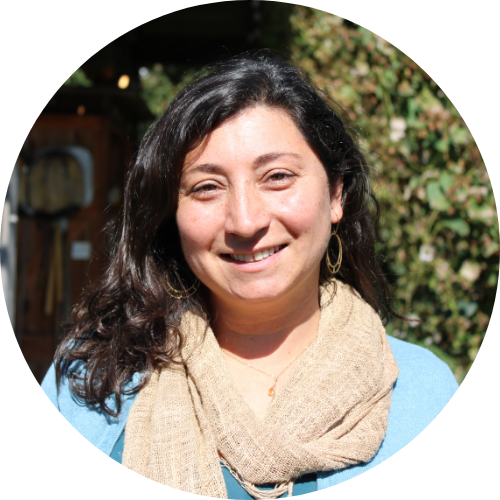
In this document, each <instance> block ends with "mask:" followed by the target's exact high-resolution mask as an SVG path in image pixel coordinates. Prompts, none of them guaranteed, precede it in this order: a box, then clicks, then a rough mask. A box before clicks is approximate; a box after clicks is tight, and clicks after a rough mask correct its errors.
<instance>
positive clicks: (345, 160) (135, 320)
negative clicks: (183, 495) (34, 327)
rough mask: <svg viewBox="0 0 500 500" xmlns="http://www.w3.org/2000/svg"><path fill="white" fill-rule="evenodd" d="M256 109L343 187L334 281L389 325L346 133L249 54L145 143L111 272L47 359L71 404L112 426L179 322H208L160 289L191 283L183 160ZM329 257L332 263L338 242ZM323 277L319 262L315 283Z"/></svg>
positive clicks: (367, 202) (319, 101) (188, 92)
mask: <svg viewBox="0 0 500 500" xmlns="http://www.w3.org/2000/svg"><path fill="white" fill-rule="evenodd" d="M253 106H268V107H270V108H277V109H281V110H285V111H286V112H287V113H288V114H289V115H290V116H291V118H292V119H293V121H294V122H295V125H296V126H297V127H298V129H299V130H300V132H301V133H302V135H303V137H304V139H305V140H306V141H307V142H308V143H309V145H310V146H311V148H312V149H313V150H314V151H315V153H316V154H317V155H318V157H319V158H320V160H321V162H322V163H323V165H324V167H325V170H326V172H327V174H328V179H329V182H330V185H331V187H332V188H335V187H336V186H338V183H340V182H343V191H342V205H343V209H344V216H343V218H342V220H341V222H340V224H339V225H338V234H339V236H340V239H341V241H342V247H343V260H342V266H341V268H340V271H339V272H338V274H337V277H338V278H339V279H341V280H342V281H344V282H345V283H348V284H350V285H351V286H352V287H354V288H355V289H356V290H357V291H358V292H359V294H360V295H361V296H362V297H363V299H364V300H365V301H366V302H368V303H369V304H370V305H371V306H372V307H373V308H374V309H375V310H376V311H378V312H379V314H380V315H381V316H382V317H386V315H387V313H392V314H395V313H394V312H393V311H392V309H391V306H390V299H389V293H388V287H387V282H386V279H385V277H384V275H383V273H382V271H381V268H380V266H379V263H378V261H377V258H376V255H375V242H376V241H377V240H378V236H377V231H376V224H377V221H378V204H377V202H376V199H375V197H374V196H373V194H372V192H371V188H370V173H369V167H368V165H367V162H366V160H365V157H364V156H363V154H362V153H361V151H360V148H359V147H358V145H357V142H356V138H355V133H354V131H353V130H352V129H350V128H348V127H347V126H346V125H345V124H344V122H345V120H344V122H343V121H342V120H341V119H340V118H339V112H335V111H334V110H335V109H337V107H336V105H335V104H334V103H333V102H331V101H330V100H329V99H328V98H327V97H326V96H325V95H324V94H323V93H322V92H321V91H319V90H318V89H317V88H315V87H314V85H313V84H312V83H311V82H310V81H309V79H308V77H307V76H306V75H305V74H304V73H302V72H301V71H300V70H299V69H297V68H295V67H293V66H292V65H290V64H289V63H287V62H285V61H283V60H282V59H280V58H279V57H277V56H274V55H272V54H269V53H265V54H262V53H257V54H254V55H245V56H241V57H238V58H234V59H230V60H229V61H226V62H224V63H221V64H219V65H217V66H216V67H212V68H209V69H207V70H206V71H205V73H204V76H202V77H199V78H198V79H197V80H196V81H194V82H193V83H191V84H190V85H189V86H187V87H186V88H185V89H184V90H183V91H182V92H181V93H180V94H179V95H178V96H177V97H176V98H175V99H174V100H173V102H172V103H171V104H170V106H169V107H168V109H167V111H166V112H165V114H164V115H163V116H162V117H161V118H160V119H159V120H157V121H156V122H155V123H154V124H153V125H152V126H151V127H150V129H149V130H148V132H147V134H146V136H145V137H144V139H143V141H142V143H141V146H140V149H139V152H138V155H137V159H136V161H135V164H134V165H133V167H132V168H131V171H130V173H129V175H128V180H127V183H126V189H125V195H124V210H123V215H122V219H121V221H120V223H119V230H118V231H117V233H116V246H115V250H114V251H113V254H112V256H111V261H110V264H109V266H108V268H107V270H106V272H105V274H104V275H103V277H102V279H101V280H100V281H99V282H97V283H96V284H95V285H94V286H93V287H92V289H91V290H89V291H88V292H87V295H86V296H85V298H84V299H83V300H82V302H81V303H80V304H79V305H78V306H77V307H76V308H75V310H74V311H73V315H72V319H71V321H70V322H69V324H68V325H67V327H66V328H67V331H68V333H67V336H66V338H65V339H64V340H63V342H62V343H61V344H60V346H59V348H58V349H57V352H56V356H55V364H56V373H57V376H58V380H60V377H61V376H62V375H66V376H68V378H69V381H70V387H71V390H72V391H73V393H74V394H76V395H77V396H79V397H81V398H83V399H84V400H85V402H86V403H87V404H91V405H96V406H98V407H100V409H101V410H102V411H104V412H106V413H108V414H110V415H116V414H117V413H118V412H119V410H120V404H121V400H122V397H123V396H124V395H126V394H127V393H126V392H125V390H124V386H125V384H126V383H127V382H129V381H130V380H131V377H132V375H133V374H134V373H137V372H139V373H143V374H144V376H143V377H142V379H141V382H140V383H139V384H138V385H136V386H135V387H134V388H133V389H131V390H130V391H129V393H133V392H137V391H138V390H140V389H141V388H142V387H144V385H145V384H146V383H147V382H148V380H149V377H150V374H151V372H152V370H153V369H154V368H155V367H157V366H159V365H161V364H164V363H171V362H174V359H175V358H176V356H177V355H178V353H179V351H180V349H181V346H182V344H183V340H184V339H183V338H182V335H181V332H180V330H179V324H180V319H181V317H182V314H183V313H184V312H185V311H186V310H187V309H190V310H196V311H197V312H199V313H200V314H202V315H204V316H205V317H206V318H207V320H208V319H209V318H208V309H207V301H206V295H205V294H206V290H203V287H202V288H201V289H200V291H199V292H197V293H196V294H195V295H194V296H192V297H191V298H189V299H181V300H177V299H174V298H172V297H171V296H170V295H169V293H168V289H167V286H166V279H168V280H169V283H171V284H172V286H174V287H175V288H177V289H184V290H186V289H188V288H189V287H190V285H191V284H192V283H194V281H195V279H196V278H195V276H194V275H193V274H192V273H191V271H190V269H189V267H188V266H187V264H186V261H185V259H184V257H183V254H182V251H181V246H180V240H179V235H178V230H177V226H176V221H175V214H176V208H177V198H178V188H179V182H180V173H181V169H182V165H183V161H184V158H185V157H186V154H187V153H188V152H190V151H192V150H193V149H194V148H196V147H197V146H198V145H200V144H201V142H202V141H203V139H204V138H205V137H206V136H207V134H208V133H209V132H210V131H212V130H213V129H214V128H216V127H217V126H218V125H220V124H222V123H223V122H224V121H225V120H227V119H228V118H230V117H232V116H234V115H236V114H237V113H239V112H241V111H243V110H245V109H247V108H250V107H253ZM329 252H330V255H331V259H332V262H335V260H336V255H337V253H338V247H337V240H336V238H331V241H330V248H329ZM324 260H325V259H324ZM329 278H330V276H329V273H328V269H327V267H326V264H325V262H323V263H322V267H321V282H322V283H324V282H326V281H327V280H328V279H329ZM396 316H397V314H396ZM113 400H114V402H113ZM111 402H113V404H110V403H111Z"/></svg>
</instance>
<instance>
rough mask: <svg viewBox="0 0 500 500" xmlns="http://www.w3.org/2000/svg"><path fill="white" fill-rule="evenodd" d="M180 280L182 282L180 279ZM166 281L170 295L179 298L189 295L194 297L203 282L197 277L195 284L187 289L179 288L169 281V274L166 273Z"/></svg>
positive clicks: (185, 297)
mask: <svg viewBox="0 0 500 500" xmlns="http://www.w3.org/2000/svg"><path fill="white" fill-rule="evenodd" d="M179 282H180V283H182V282H181V281H180V280H179ZM165 283H166V285H167V293H168V294H169V295H170V297H172V298H173V299H177V300H179V299H188V298H189V297H192V296H193V295H194V294H195V293H196V292H197V291H198V288H200V284H201V282H200V280H199V279H198V278H196V281H195V282H194V284H192V285H191V286H190V287H189V288H188V289H187V290H186V289H184V290H177V289H176V288H174V287H173V286H172V285H171V284H170V282H169V281H168V274H166V276H165Z"/></svg>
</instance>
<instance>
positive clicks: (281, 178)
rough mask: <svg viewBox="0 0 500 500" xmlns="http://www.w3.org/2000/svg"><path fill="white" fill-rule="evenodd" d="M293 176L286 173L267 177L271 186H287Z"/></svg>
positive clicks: (276, 173) (277, 173)
mask: <svg viewBox="0 0 500 500" xmlns="http://www.w3.org/2000/svg"><path fill="white" fill-rule="evenodd" d="M292 177H293V175H292V174H290V173H288V172H275V173H272V174H271V175H269V177H268V180H269V181H270V182H272V183H273V184H278V185H282V184H287V183H288V182H290V180H291V179H292Z"/></svg>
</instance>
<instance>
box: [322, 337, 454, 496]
mask: <svg viewBox="0 0 500 500" xmlns="http://www.w3.org/2000/svg"><path fill="white" fill-rule="evenodd" d="M388 339H389V343H390V345H391V349H392V352H393V354H394V357H395V358H396V361H397V363H398V366H399V376H398V379H397V381H396V384H395V385H394V390H393V391H392V401H391V409H390V412H389V418H388V425H387V433H386V436H385V439H384V441H383V442H382V446H381V447H380V449H379V451H378V453H377V454H376V455H375V457H374V458H373V460H371V461H370V462H367V463H363V464H359V465H356V466H353V467H349V468H347V469H343V470H341V471H338V472H325V473H321V474H320V475H319V478H318V487H319V488H320V489H322V488H327V487H329V486H333V485H335V484H339V483H341V482H343V481H346V480H347V479H351V478H353V477H355V476H357V475H359V474H361V473H362V472H364V471H366V470H369V469H371V468H373V467H375V466H376V465H378V464H379V463H381V462H383V461H384V460H386V459H388V458H389V457H390V456H392V455H394V453H396V452H397V451H399V450H400V449H401V448H403V447H404V446H406V445H407V444H408V443H409V442H410V441H412V440H413V439H414V438H415V437H416V436H418V434H420V433H421V432H422V431H423V430H424V429H425V428H426V427H427V426H428V425H429V424H430V423H431V422H432V421H433V420H434V419H435V418H436V417H437V415H438V414H439V413H440V412H441V410H442V409H443V408H444V407H445V406H446V404H447V403H448V401H449V400H450V399H451V397H452V396H453V394H454V393H455V391H456V390H457V388H458V384H457V382H456V380H455V377H454V376H453V374H452V372H451V370H450V369H449V368H448V366H447V365H446V364H445V363H444V362H443V361H441V360H440V359H439V358H438V357H437V356H435V355H434V354H433V353H432V352H430V351H429V350H428V349H425V348H423V347H419V346H417V345H414V344H410V343H408V342H404V341H402V340H399V339H396V338H393V337H390V336H388Z"/></svg>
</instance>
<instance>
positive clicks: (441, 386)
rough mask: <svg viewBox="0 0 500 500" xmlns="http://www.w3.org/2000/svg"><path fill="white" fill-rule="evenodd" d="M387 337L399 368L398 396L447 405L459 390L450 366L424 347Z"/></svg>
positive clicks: (396, 389) (396, 390) (396, 388)
mask: <svg viewBox="0 0 500 500" xmlns="http://www.w3.org/2000/svg"><path fill="white" fill-rule="evenodd" d="M387 337H388V339H389V343H390V345H391V349H392V352H393V354H394V357H395V358H396V361H397V363H398V366H399V377H398V380H397V382H396V386H395V388H394V392H395V395H397V396H398V397H399V396H400V395H401V396H403V395H405V394H406V393H407V392H408V391H409V392H411V394H412V398H415V397H416V396H418V395H422V396H423V397H424V398H425V400H426V401H429V400H430V401H431V402H434V403H436V404H439V403H440V402H442V403H444V404H446V403H447V402H448V401H449V399H450V398H451V396H453V394H454V393H455V391H456V390H457V388H458V384H457V381H456V380H455V377H454V376H453V373H452V372H451V370H450V368H449V367H448V365H447V364H446V363H444V362H443V361H441V360H440V359H439V358H438V357H437V356H436V355H434V354H433V353H432V352H431V351H429V350H428V349H425V348H424V347H420V346H417V345H414V344H410V343H409V342H405V341H403V340H399V339H396V338H394V337H391V336H389V335H388V336H387ZM408 397H409V395H408ZM444 404H443V406H444Z"/></svg>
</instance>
